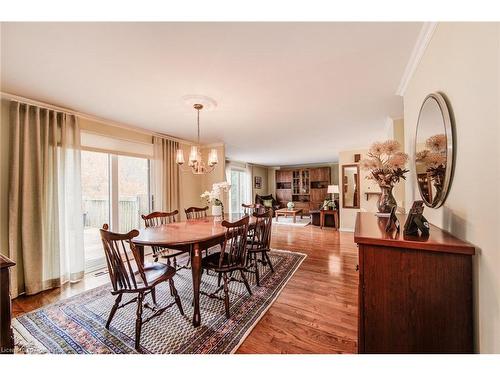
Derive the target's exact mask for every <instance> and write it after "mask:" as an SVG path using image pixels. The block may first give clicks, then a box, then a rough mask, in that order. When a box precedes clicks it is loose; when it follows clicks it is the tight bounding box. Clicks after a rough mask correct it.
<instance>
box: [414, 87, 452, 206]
mask: <svg viewBox="0 0 500 375" xmlns="http://www.w3.org/2000/svg"><path fill="white" fill-rule="evenodd" d="M429 99H433V100H435V101H436V102H437V104H438V106H439V110H440V111H441V117H442V119H443V124H444V131H445V135H446V162H447V167H446V173H445V177H444V185H443V195H442V197H441V199H440V200H439V201H435V202H432V203H429V202H428V201H427V200H426V199H425V197H424V194H423V193H422V189H421V187H420V185H419V184H418V182H417V181H418V176H417V161H416V154H417V141H418V138H417V137H418V128H419V125H420V117H421V115H422V110H423V108H424V106H425V103H426V102H427V100H429ZM450 114H451V111H450V109H449V107H448V103H447V101H446V99H445V98H444V96H443V95H442V94H441V93H439V92H434V93H431V94H429V95H427V96H426V97H425V99H424V100H423V102H422V105H421V106H420V111H419V112H418V119H417V126H416V128H415V142H414V144H413V167H414V168H413V169H414V171H415V172H414V177H415V182H416V184H417V185H418V192H419V193H420V197H421V198H422V200H423V201H424V203H425V205H426V206H427V207H431V208H439V207H441V206H442V205H443V204H444V202H445V201H446V198H447V197H448V193H449V191H450V187H451V180H452V178H453V169H454V168H455V154H454V148H455V147H454V146H455V132H454V127H453V121H452V118H451V116H450Z"/></svg>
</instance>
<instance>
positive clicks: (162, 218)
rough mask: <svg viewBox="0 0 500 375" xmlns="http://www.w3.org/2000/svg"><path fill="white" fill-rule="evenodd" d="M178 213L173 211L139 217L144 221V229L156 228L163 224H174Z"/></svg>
mask: <svg viewBox="0 0 500 375" xmlns="http://www.w3.org/2000/svg"><path fill="white" fill-rule="evenodd" d="M178 213H179V211H177V210H175V211H172V212H158V211H156V212H152V213H150V214H148V215H141V217H142V219H143V220H144V224H145V225H146V228H149V227H157V226H159V225H163V224H170V223H175V222H176V221H177V220H176V216H177V214H178Z"/></svg>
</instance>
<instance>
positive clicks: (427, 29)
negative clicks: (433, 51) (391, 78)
mask: <svg viewBox="0 0 500 375" xmlns="http://www.w3.org/2000/svg"><path fill="white" fill-rule="evenodd" d="M437 24H438V23H437V22H424V24H423V26H422V29H421V30H420V34H419V35H418V38H417V41H416V42H415V46H414V47H413V51H412V52H411V55H410V60H408V63H407V64H406V68H405V71H404V73H403V77H402V78H401V82H400V83H399V86H398V89H397V90H396V95H399V96H403V95H404V94H405V92H406V88H407V87H408V83H409V82H410V79H411V77H412V76H413V73H415V70H416V69H417V66H418V64H419V63H420V60H421V59H422V56H423V55H424V52H425V50H426V49H427V46H428V45H429V42H430V41H431V38H432V35H433V34H434V31H435V30H436V26H437Z"/></svg>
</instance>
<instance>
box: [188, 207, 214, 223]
mask: <svg viewBox="0 0 500 375" xmlns="http://www.w3.org/2000/svg"><path fill="white" fill-rule="evenodd" d="M207 211H208V206H205V207H189V208H186V209H185V210H184V212H185V214H186V219H188V220H191V219H201V218H203V217H207Z"/></svg>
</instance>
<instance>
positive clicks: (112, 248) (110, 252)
mask: <svg viewBox="0 0 500 375" xmlns="http://www.w3.org/2000/svg"><path fill="white" fill-rule="evenodd" d="M108 229H109V226H108V224H104V225H103V227H102V229H101V230H100V232H101V240H102V245H103V248H104V254H105V255H106V263H107V265H108V272H109V277H110V279H111V285H112V286H113V290H114V291H115V292H116V291H122V290H134V289H137V281H136V278H135V274H134V269H133V267H132V262H135V263H136V265H137V270H138V271H139V274H140V275H141V278H142V281H143V283H144V285H146V286H147V281H146V276H145V274H144V267H143V264H142V263H141V260H140V256H139V254H138V252H137V249H136V247H135V245H134V244H133V243H132V238H134V237H137V236H138V235H139V231H137V230H135V229H134V230H131V231H130V232H128V233H123V234H122V233H113V232H110V231H109V230H108ZM127 249H129V250H131V251H132V254H130V252H128V251H127Z"/></svg>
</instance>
